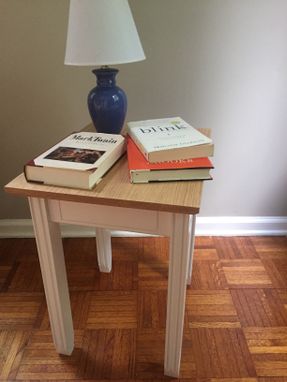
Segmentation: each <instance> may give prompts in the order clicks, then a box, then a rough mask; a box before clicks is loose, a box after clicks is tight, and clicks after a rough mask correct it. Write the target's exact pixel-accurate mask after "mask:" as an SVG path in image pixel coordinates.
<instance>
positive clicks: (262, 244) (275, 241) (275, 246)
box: [250, 236, 287, 253]
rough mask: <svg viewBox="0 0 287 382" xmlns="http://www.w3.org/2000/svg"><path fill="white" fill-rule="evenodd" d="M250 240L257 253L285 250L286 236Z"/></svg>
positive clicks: (257, 237)
mask: <svg viewBox="0 0 287 382" xmlns="http://www.w3.org/2000/svg"><path fill="white" fill-rule="evenodd" d="M250 240H251V242H252V243H253V245H254V247H255V249H256V251H257V252H258V253H263V252H266V253H268V252H270V251H271V252H274V251H277V252H280V251H282V252H286V250H287V237H286V236H252V237H250Z"/></svg>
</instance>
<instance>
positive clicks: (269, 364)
mask: <svg viewBox="0 0 287 382" xmlns="http://www.w3.org/2000/svg"><path fill="white" fill-rule="evenodd" d="M64 250H65V257H66V264H67V273H68V282H69V288H70V295H71V305H72V311H73V320H74V327H75V350H74V352H73V354H72V356H70V357H67V356H61V355H58V354H57V353H56V352H55V350H54V347H53V344H52V339H51V334H50V326H49V320H48V314H47V308H46V303H45V298H44V293H43V285H42V281H41V275H40V269H39V264H38V260H37V253H36V247H35V242H34V240H33V239H17V240H15V239H13V240H12V239H2V240H0V380H3V381H36V380H37V381H45V380H50V381H51V380H52V381H70V380H73V381H83V380H85V381H99V382H100V381H101V382H102V381H104V380H114V381H127V380H129V381H139V382H140V381H166V380H170V379H171V378H167V377H164V376H163V359H164V336H165V319H166V297H167V275H168V240H167V239H166V238H114V239H113V271H112V273H110V274H104V273H100V272H99V270H98V267H97V261H96V243H95V240H94V239H92V238H85V239H83V238H81V239H64ZM181 380H184V381H186V382H188V381H190V382H195V381H201V382H283V381H287V238H286V237H231V238H225V237H197V238H196V242H195V257H194V269H193V280H192V285H191V287H188V289H187V301H186V315H185V330H184V339H183V353H182V364H181Z"/></svg>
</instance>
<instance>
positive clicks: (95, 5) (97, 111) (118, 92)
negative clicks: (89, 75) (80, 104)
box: [65, 0, 145, 134]
mask: <svg viewBox="0 0 287 382" xmlns="http://www.w3.org/2000/svg"><path fill="white" fill-rule="evenodd" d="M144 59H145V55H144V52H143V49H142V46H141V42H140V39H139V36H138V33H137V29H136V26H135V23H134V20H133V17H132V13H131V10H130V8H129V4H128V0H70V10H69V22H68V34H67V43H66V55H65V64H66V65H78V66H81V65H83V66H100V68H99V69H95V70H93V71H92V72H93V73H94V74H95V75H96V77H97V86H96V87H95V88H93V89H92V90H91V91H90V93H89V95H88V108H89V112H90V115H91V118H92V120H93V123H94V126H95V128H96V130H97V131H98V132H102V133H110V134H119V133H120V131H121V129H122V126H123V124H124V120H125V115H126V110H127V98H126V95H125V92H124V91H123V90H122V89H121V88H119V87H118V86H117V85H116V79H115V77H116V75H117V73H118V70H117V69H115V68H110V67H109V66H108V65H114V64H123V63H128V62H135V61H141V60H144Z"/></svg>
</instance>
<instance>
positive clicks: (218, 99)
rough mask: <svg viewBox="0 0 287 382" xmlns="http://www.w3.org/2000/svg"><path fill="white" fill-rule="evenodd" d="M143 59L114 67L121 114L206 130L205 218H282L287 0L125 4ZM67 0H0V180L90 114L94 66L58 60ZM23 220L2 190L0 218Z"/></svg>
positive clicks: (286, 169) (285, 209)
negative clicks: (209, 146) (210, 148)
mask: <svg viewBox="0 0 287 382" xmlns="http://www.w3.org/2000/svg"><path fill="white" fill-rule="evenodd" d="M130 4H131V7H132V10H133V13H134V17H135V20H136V23H137V26H138V30H139V33H140V36H141V40H142V43H143V46H144V49H145V52H146V56H147V60H146V61H143V62H141V63H136V64H129V65H121V66H120V70H121V72H120V74H119V78H118V82H119V84H120V85H121V86H122V87H123V88H124V89H125V90H126V91H127V94H128V97H129V113H128V119H146V118H156V117H164V116H172V115H180V116H182V117H183V118H184V119H186V120H187V121H189V122H191V123H192V124H193V125H194V126H195V127H210V128H212V130H213V138H214V141H215V145H216V155H215V158H214V164H215V166H216V169H215V170H214V173H213V174H214V181H212V182H207V183H206V184H205V191H204V198H203V207H202V215H205V216H216V215H223V216H225V215H247V216H276V215H278V216H286V215H287V191H286V190H287V150H286V141H287V107H286V105H287V102H286V101H287V69H286V68H287V37H286V36H287V2H286V1H285V0H268V1H267V0H240V1H239V0H130ZM67 12H68V1H67V0H0V48H1V52H0V90H1V91H0V115H1V126H0V129H1V143H0V144H1V150H0V155H1V158H0V160H1V174H0V177H1V186H3V185H4V184H5V183H7V182H8V181H9V180H10V179H11V178H12V177H14V176H16V175H17V174H18V173H19V172H21V170H22V166H23V163H25V162H26V161H27V160H29V159H30V158H32V157H33V156H35V155H37V154H38V153H40V152H41V151H42V150H43V149H45V148H46V147H48V146H50V145H51V144H53V143H55V142H56V141H57V140H58V139H60V138H62V137H63V136H64V135H65V134H67V133H69V132H71V131H73V130H75V129H79V128H81V127H83V126H84V125H86V124H87V123H88V122H89V116H88V112H87V109H86V96H87V93H88V91H89V90H90V88H91V87H92V86H94V83H95V81H94V78H93V75H92V74H91V73H90V69H91V68H73V67H65V66H64V64H63V60H64V51H65V38H66V26H67ZM26 217H29V214H28V209H27V204H26V202H25V201H24V200H21V199H18V198H15V197H11V196H8V195H5V194H4V192H2V193H1V195H0V218H26Z"/></svg>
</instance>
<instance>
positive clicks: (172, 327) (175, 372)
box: [164, 214, 190, 377]
mask: <svg viewBox="0 0 287 382" xmlns="http://www.w3.org/2000/svg"><path fill="white" fill-rule="evenodd" d="M170 236H171V237H170V259H169V273H168V296H167V321H166V336H165V360H164V373H165V375H168V376H171V377H178V376H179V371H180V359H181V347H182V336H183V325H184V312H185V294H186V275H187V267H188V259H189V243H190V239H189V237H190V236H189V215H183V214H173V220H172V228H171V235H170Z"/></svg>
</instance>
